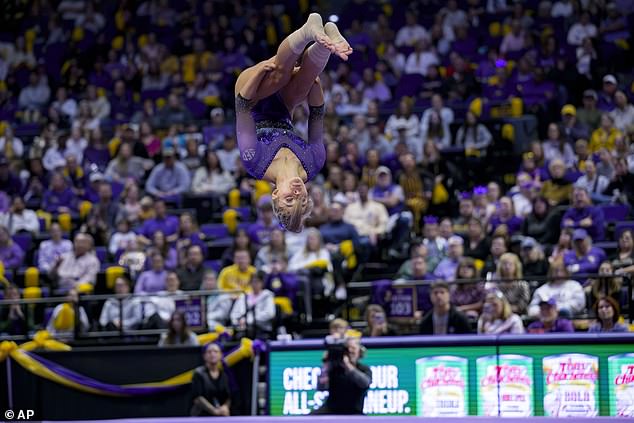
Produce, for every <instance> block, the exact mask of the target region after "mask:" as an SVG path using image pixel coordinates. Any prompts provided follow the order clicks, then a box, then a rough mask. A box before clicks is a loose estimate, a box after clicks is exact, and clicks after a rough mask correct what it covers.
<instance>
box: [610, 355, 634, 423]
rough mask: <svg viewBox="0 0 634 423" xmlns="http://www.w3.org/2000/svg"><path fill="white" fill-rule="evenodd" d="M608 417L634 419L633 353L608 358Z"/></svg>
mask: <svg viewBox="0 0 634 423" xmlns="http://www.w3.org/2000/svg"><path fill="white" fill-rule="evenodd" d="M608 385H609V392H610V398H613V399H614V400H613V401H610V415H611V416H619V417H634V353H631V354H619V355H613V356H611V357H610V358H608Z"/></svg>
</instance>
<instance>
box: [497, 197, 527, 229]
mask: <svg viewBox="0 0 634 423" xmlns="http://www.w3.org/2000/svg"><path fill="white" fill-rule="evenodd" d="M513 208H514V207H513V200H511V199H510V198H509V197H502V198H500V202H499V206H498V212H497V213H496V214H494V215H493V216H492V217H491V220H490V222H489V223H490V225H491V232H495V230H496V229H497V228H498V227H499V226H502V225H506V228H507V229H508V233H509V235H513V234H515V233H517V232H519V231H520V229H521V228H522V222H523V219H522V218H521V217H517V216H516V215H515V210H513Z"/></svg>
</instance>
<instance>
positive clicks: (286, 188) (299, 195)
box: [271, 177, 308, 209]
mask: <svg viewBox="0 0 634 423" xmlns="http://www.w3.org/2000/svg"><path fill="white" fill-rule="evenodd" d="M271 197H272V198H273V199H274V200H277V201H278V207H279V208H280V209H292V208H294V206H295V204H296V203H297V202H300V203H301V204H302V208H304V207H306V205H307V204H308V191H306V185H304V181H303V180H302V178H299V177H295V178H291V179H289V180H287V181H285V182H284V183H281V184H279V185H278V187H277V189H275V190H274V191H273V192H272V193H271Z"/></svg>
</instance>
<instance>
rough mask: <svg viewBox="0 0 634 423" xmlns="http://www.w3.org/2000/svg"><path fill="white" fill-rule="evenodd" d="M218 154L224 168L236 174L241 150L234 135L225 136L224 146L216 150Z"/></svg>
mask: <svg viewBox="0 0 634 423" xmlns="http://www.w3.org/2000/svg"><path fill="white" fill-rule="evenodd" d="M216 154H217V155H218V160H219V161H220V163H222V168H223V169H225V170H226V171H228V172H230V173H232V174H234V175H235V173H236V171H237V170H238V161H239V160H240V150H239V149H238V146H237V144H236V139H235V137H234V136H233V135H226V136H225V138H224V140H223V142H222V148H220V149H218V150H216Z"/></svg>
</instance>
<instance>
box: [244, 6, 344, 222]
mask: <svg viewBox="0 0 634 423" xmlns="http://www.w3.org/2000/svg"><path fill="white" fill-rule="evenodd" d="M313 41H314V42H315V43H314V44H313V45H311V46H310V47H309V48H308V49H307V50H306V52H305V53H304V50H305V48H306V46H307V45H308V44H309V43H311V42H313ZM331 53H335V54H337V55H339V56H340V57H341V58H342V59H344V60H347V58H348V56H349V55H350V54H351V53H352V49H351V48H350V46H349V44H348V42H347V41H346V40H345V39H344V38H343V37H342V36H341V34H340V33H339V29H338V28H337V26H336V25H335V24H334V23H332V22H328V23H327V24H326V25H323V24H322V20H321V16H319V14H317V13H312V14H311V15H310V16H309V18H308V20H307V21H306V23H305V24H304V25H303V26H302V27H301V28H300V29H298V30H297V31H295V32H293V33H292V34H290V35H289V36H288V37H287V38H286V39H284V41H282V43H281V44H280V46H279V48H278V50H277V53H276V55H275V56H274V57H272V58H271V59H268V60H265V61H263V62H260V63H258V64H256V65H255V66H252V67H250V68H248V69H246V70H244V71H243V72H242V73H241V74H240V76H239V77H238V80H237V81H236V86H235V95H236V134H237V139H238V145H239V147H240V152H241V158H242V162H243V163H244V167H245V168H246V170H247V171H248V172H249V173H250V174H251V175H252V176H253V177H255V178H257V179H263V180H266V181H268V182H271V183H274V184H275V187H276V188H275V189H274V190H273V193H272V194H271V197H272V199H273V210H274V212H275V214H276V216H277V219H278V221H279V222H280V223H281V224H282V226H283V227H284V228H286V229H287V230H291V231H293V232H300V231H301V230H302V228H303V226H304V220H305V219H306V217H308V215H310V212H311V209H312V205H311V202H310V199H309V198H308V192H307V191H306V186H305V182H307V181H309V180H311V179H313V178H314V177H315V176H316V175H317V173H319V171H320V170H321V168H322V166H323V164H324V161H325V158H326V150H325V147H324V142H323V118H324V95H323V91H322V88H321V84H320V82H319V79H318V76H319V74H320V73H321V72H322V71H323V69H324V68H325V67H326V64H327V63H328V60H329V58H330V54H331ZM300 60H301V64H300V66H299V67H296V64H297V63H298V61H300ZM305 100H306V101H307V102H308V106H309V117H308V139H307V140H303V139H302V138H301V137H300V136H299V135H297V134H296V133H295V129H294V128H293V125H292V123H291V115H292V112H293V109H295V107H296V106H297V105H298V104H300V103H302V102H303V101H305Z"/></svg>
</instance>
